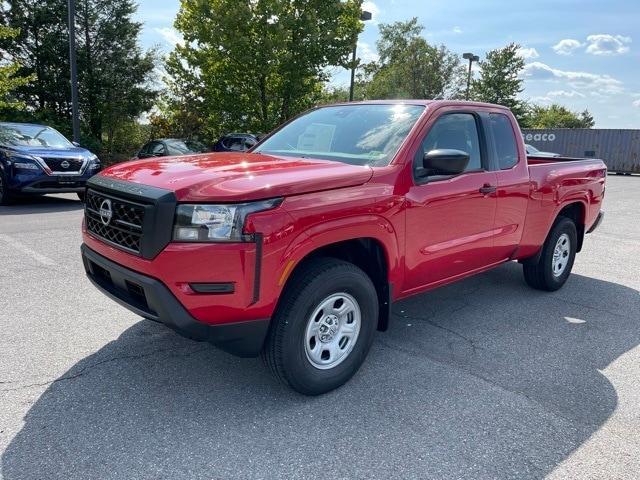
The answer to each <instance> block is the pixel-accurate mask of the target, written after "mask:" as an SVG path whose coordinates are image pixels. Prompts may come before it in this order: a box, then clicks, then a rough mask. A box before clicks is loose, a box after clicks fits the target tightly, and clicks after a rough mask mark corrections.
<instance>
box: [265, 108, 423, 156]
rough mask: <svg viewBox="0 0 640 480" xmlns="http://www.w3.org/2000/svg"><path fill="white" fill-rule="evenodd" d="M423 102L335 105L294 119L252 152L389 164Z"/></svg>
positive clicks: (418, 114)
mask: <svg viewBox="0 0 640 480" xmlns="http://www.w3.org/2000/svg"><path fill="white" fill-rule="evenodd" d="M424 108H425V107H424V106H421V105H401V104H397V105H362V104H357V105H336V106H330V107H323V108H319V109H317V110H312V111H311V112H309V113H307V114H305V115H303V116H301V117H299V118H297V119H295V120H293V121H292V122H291V123H289V124H288V125H286V126H284V127H283V128H282V129H280V130H278V131H277V132H276V133H274V134H273V135H272V136H271V137H269V138H268V139H266V140H265V141H264V142H262V143H261V144H260V145H258V146H257V147H256V149H255V150H253V152H259V153H270V154H274V155H284V156H294V157H303V158H317V159H326V160H337V161H339V162H343V163H349V164H351V165H371V166H384V165H388V164H389V162H391V160H392V159H393V156H394V155H395V154H396V152H397V151H398V148H400V144H401V143H402V141H403V140H404V139H405V138H406V136H407V135H408V134H409V131H410V130H411V128H412V127H413V125H414V124H415V123H416V121H417V120H418V118H419V117H420V114H421V113H422V112H423V111H424Z"/></svg>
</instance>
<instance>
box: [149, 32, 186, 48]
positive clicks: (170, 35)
mask: <svg viewBox="0 0 640 480" xmlns="http://www.w3.org/2000/svg"><path fill="white" fill-rule="evenodd" d="M153 30H154V31H155V32H156V33H158V34H160V35H161V36H162V38H164V41H165V42H167V43H168V44H169V45H171V46H172V47H175V46H176V45H177V44H179V43H182V36H181V35H180V34H179V33H178V31H177V30H176V29H175V28H171V27H162V28H157V27H156V28H154V29H153Z"/></svg>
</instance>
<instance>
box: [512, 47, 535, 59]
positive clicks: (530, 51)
mask: <svg viewBox="0 0 640 480" xmlns="http://www.w3.org/2000/svg"><path fill="white" fill-rule="evenodd" d="M517 54H518V56H519V57H522V58H524V59H529V58H538V57H539V56H540V54H539V53H538V51H537V50H536V49H535V48H533V47H532V48H526V47H520V48H519V49H518V52H517Z"/></svg>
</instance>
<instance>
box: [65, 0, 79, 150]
mask: <svg viewBox="0 0 640 480" xmlns="http://www.w3.org/2000/svg"><path fill="white" fill-rule="evenodd" d="M67 4H68V10H69V65H70V67H71V123H72V125H73V141H74V142H76V143H77V142H79V141H80V116H79V112H78V68H77V65H76V2H75V0H68V2H67Z"/></svg>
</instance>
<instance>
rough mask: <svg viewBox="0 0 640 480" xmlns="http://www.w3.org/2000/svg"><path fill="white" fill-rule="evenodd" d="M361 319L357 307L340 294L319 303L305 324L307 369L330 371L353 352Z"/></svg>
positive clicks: (355, 302)
mask: <svg viewBox="0 0 640 480" xmlns="http://www.w3.org/2000/svg"><path fill="white" fill-rule="evenodd" d="M361 321H362V317H361V314H360V306H359V305H358V302H357V301H356V299H355V298H353V297H352V296H351V295H349V294H348V293H344V292H340V293H334V294H331V295H329V296H328V297H327V298H325V299H324V300H322V301H321V302H320V304H319V305H318V306H317V307H316V308H315V310H314V311H313V313H312V314H311V316H310V317H309V319H308V320H307V328H306V330H305V334H304V351H305V353H306V354H307V359H308V360H309V362H311V365H313V366H314V367H316V368H318V369H320V370H328V369H330V368H334V367H336V366H337V365H339V364H340V363H342V362H343V361H344V360H346V359H347V357H348V356H349V354H350V353H351V351H352V350H353V347H354V345H355V344H356V341H357V340H358V334H359V333H360V324H361Z"/></svg>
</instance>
